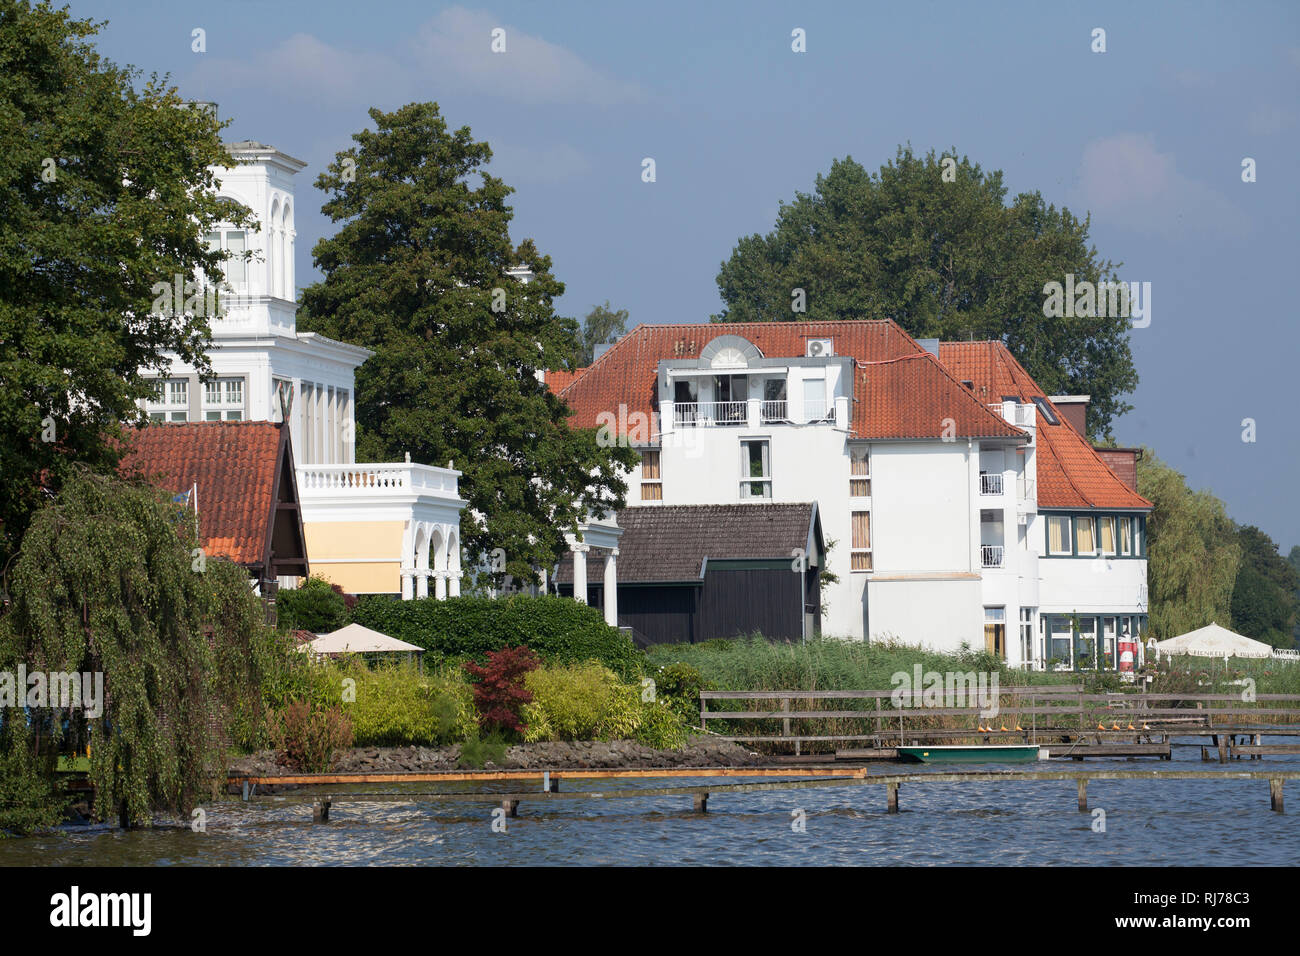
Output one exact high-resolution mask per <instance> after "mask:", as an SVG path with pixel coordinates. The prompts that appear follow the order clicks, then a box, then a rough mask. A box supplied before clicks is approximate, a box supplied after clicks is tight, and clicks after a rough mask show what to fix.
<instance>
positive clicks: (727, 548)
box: [557, 502, 816, 584]
mask: <svg viewBox="0 0 1300 956" xmlns="http://www.w3.org/2000/svg"><path fill="white" fill-rule="evenodd" d="M815 509H816V505H814V504H812V503H809V502H801V503H795V504H781V503H775V502H761V503H755V504H743V505H653V506H648V507H640V508H625V509H623V510H622V511H620V512H619V513H618V525H619V527H620V528H622V529H623V537H622V539H621V540H620V541H619V546H618V551H619V555H618V579H619V581H621V582H627V583H648V582H666V581H698V580H700V579H701V570H702V568H703V565H704V559H705V558H708V559H709V560H711V561H717V560H722V559H726V558H783V559H786V560H791V559H792V555H791V552H793V551H794V550H795V549H796V548H804V547H806V546H807V544H808V532H809V529H810V528H811V527H812V523H813V515H814V512H815ZM592 554H593V555H594V556H595V557H596V558H599V551H594V552H592ZM603 579H604V562H603V560H593V559H592V557H589V558H588V561H587V581H588V583H591V584H598V583H600V582H601V581H602V580H603ZM557 580H558V581H559V582H560V583H562V584H571V583H573V556H572V555H571V554H565V555H564V558H563V559H562V560H561V562H560V568H559V574H558V575H557Z"/></svg>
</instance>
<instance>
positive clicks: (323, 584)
mask: <svg viewBox="0 0 1300 956" xmlns="http://www.w3.org/2000/svg"><path fill="white" fill-rule="evenodd" d="M348 600H349V598H348V597H347V596H345V595H344V593H343V589H342V588H341V587H339V586H338V585H337V584H330V582H328V581H326V580H325V579H324V578H318V577H310V578H308V579H307V580H306V581H305V582H304V583H303V585H302V587H299V588H293V589H288V588H282V589H281V590H280V591H279V592H277V594H276V598H275V610H276V617H277V618H278V621H279V624H280V626H281V627H282V628H286V629H288V630H303V631H311V632H312V633H313V634H327V633H329V632H330V631H337V630H338V629H339V628H341V627H346V626H347V624H348V622H349V621H350V620H351V619H352V615H351V613H350V612H349V609H348Z"/></svg>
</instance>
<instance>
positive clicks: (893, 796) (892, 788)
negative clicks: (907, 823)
mask: <svg viewBox="0 0 1300 956" xmlns="http://www.w3.org/2000/svg"><path fill="white" fill-rule="evenodd" d="M885 789H886V790H888V791H889V812H890V813H897V812H898V784H896V783H887V784H885Z"/></svg>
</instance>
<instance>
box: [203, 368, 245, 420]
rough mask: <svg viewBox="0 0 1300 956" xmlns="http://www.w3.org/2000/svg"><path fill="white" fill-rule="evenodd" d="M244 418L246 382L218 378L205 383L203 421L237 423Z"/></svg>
mask: <svg viewBox="0 0 1300 956" xmlns="http://www.w3.org/2000/svg"><path fill="white" fill-rule="evenodd" d="M243 417H244V380H243V379H242V378H218V379H214V380H213V381H211V382H204V383H203V419H204V421H209V422H219V421H228V422H237V421H240V420H242V419H243Z"/></svg>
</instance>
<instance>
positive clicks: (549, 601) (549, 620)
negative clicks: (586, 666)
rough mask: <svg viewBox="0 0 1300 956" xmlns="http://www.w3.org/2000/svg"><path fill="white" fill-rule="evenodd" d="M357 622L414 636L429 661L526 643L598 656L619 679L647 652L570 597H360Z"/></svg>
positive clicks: (542, 650) (562, 657)
mask: <svg viewBox="0 0 1300 956" xmlns="http://www.w3.org/2000/svg"><path fill="white" fill-rule="evenodd" d="M353 620H354V621H356V622H357V623H358V624H363V625H365V626H366V627H369V628H373V629H374V630H376V631H381V632H383V633H384V634H389V635H391V636H393V637H396V638H399V639H401V640H403V641H409V642H410V643H412V644H418V645H419V646H420V647H423V648H424V649H425V650H426V652H427V654H426V659H428V660H430V661H432V662H434V663H446V662H449V661H450V660H452V659H457V658H459V659H472V660H474V661H478V662H482V661H483V660H484V659H485V655H486V654H487V652H488V651H497V650H501V649H503V648H506V647H516V646H519V645H525V646H527V647H530V648H532V650H533V651H535V652H536V653H537V654H538V656H539V657H541V659H542V661H543V662H544V663H547V664H580V663H583V662H586V661H598V662H600V663H601V664H604V665H605V666H606V667H608V668H609V669H610V670H612V671H614V673H616V674H617V675H618V676H619V677H620V678H622V679H623V680H632V679H634V678H639V677H640V674H641V671H642V669H643V666H644V661H645V657H644V655H643V654H642V653H641V652H640V651H638V650H637V649H636V647H635V645H633V643H632V641H631V639H630V638H628V637H627V636H626V635H624V634H623V633H622V632H621V631H619V629H618V628H616V627H610V626H609V625H608V624H606V623H605V620H604V618H603V617H602V615H601V612H600V611H599V610H598V609H596V608H594V607H589V606H588V605H586V604H582V603H580V602H578V601H574V600H571V599H569V598H560V597H529V596H527V595H512V596H510V597H503V598H483V597H456V598H448V599H447V600H443V601H438V600H435V599H434V598H421V599H419V600H415V601H398V600H395V599H393V598H389V597H383V596H369V597H363V598H361V599H360V600H359V601H358V603H357V606H356V608H355V610H354V612H353Z"/></svg>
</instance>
